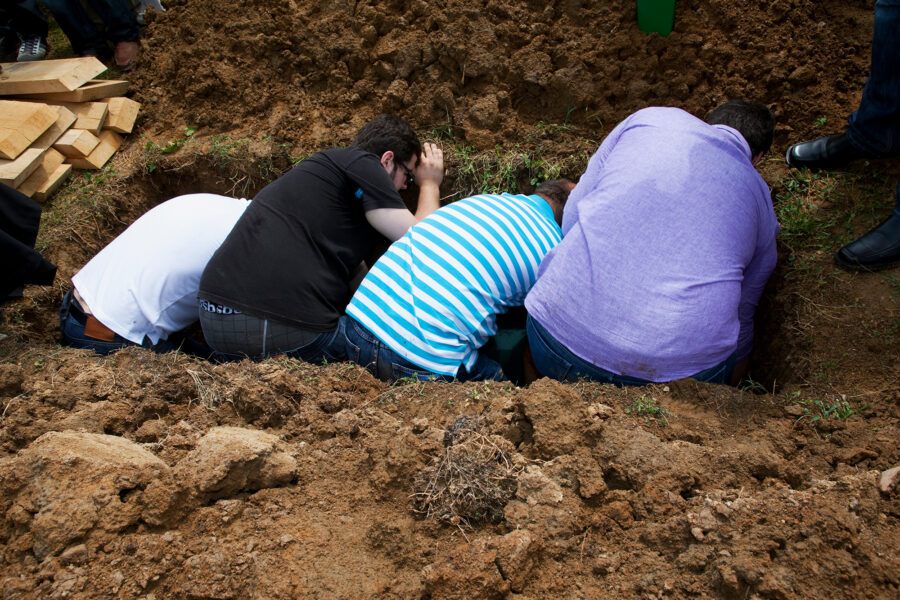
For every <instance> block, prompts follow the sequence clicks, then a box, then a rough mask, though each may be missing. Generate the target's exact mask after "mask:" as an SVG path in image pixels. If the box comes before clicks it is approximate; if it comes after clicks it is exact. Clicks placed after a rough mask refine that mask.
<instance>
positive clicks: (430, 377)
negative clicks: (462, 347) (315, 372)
mask: <svg viewBox="0 0 900 600" xmlns="http://www.w3.org/2000/svg"><path fill="white" fill-rule="evenodd" d="M341 321H342V322H343V323H344V336H345V338H344V339H345V342H346V348H347V358H348V359H349V360H352V361H353V362H355V363H357V364H359V365H362V366H364V367H365V368H366V369H368V370H369V372H370V373H372V375H374V376H375V377H377V378H378V379H381V380H383V381H394V380H397V379H402V378H412V379H416V380H418V381H453V380H454V379H455V380H457V381H482V380H485V379H489V380H494V381H506V377H505V376H504V375H503V369H502V368H501V367H500V363H498V362H497V361H495V360H492V359H490V358H488V357H486V356H485V355H484V354H481V353H479V355H478V360H477V361H476V362H475V365H474V366H473V367H472V371H471V372H470V371H467V370H466V368H465V367H460V368H459V372H458V373H457V374H456V377H453V376H451V375H442V374H440V373H435V372H433V371H429V370H428V369H424V368H422V367H420V366H418V365H416V364H415V363H412V362H410V361H408V360H406V359H405V358H403V357H402V356H400V355H399V354H397V353H396V352H394V351H393V350H391V349H390V348H389V347H388V346H387V345H385V343H384V342H382V341H381V340H379V339H378V338H377V337H375V335H374V334H373V333H372V332H371V331H369V330H368V329H367V328H366V327H365V326H364V325H362V324H361V323H360V322H359V321H357V320H356V319H354V318H352V317H346V316H345V317H342V318H341Z"/></svg>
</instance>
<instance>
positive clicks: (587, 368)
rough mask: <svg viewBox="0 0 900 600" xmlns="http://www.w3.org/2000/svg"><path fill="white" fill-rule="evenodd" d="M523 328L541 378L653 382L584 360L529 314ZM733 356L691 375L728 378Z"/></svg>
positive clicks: (713, 379) (714, 379)
mask: <svg viewBox="0 0 900 600" xmlns="http://www.w3.org/2000/svg"><path fill="white" fill-rule="evenodd" d="M526 329H527V330H528V344H529V347H530V349H531V356H532V358H533V359H534V365H535V366H536V367H537V370H538V372H540V374H541V375H544V376H545V377H550V378H551V379H557V380H559V381H568V382H572V381H575V380H577V379H579V378H582V377H584V378H587V379H590V380H591V381H599V382H602V383H613V384H615V385H618V386H623V385H646V384H648V383H653V382H652V381H649V380H647V379H641V378H640V377H630V376H628V375H617V374H616V373H612V372H610V371H607V370H606V369H602V368H600V367H598V366H596V365H593V364H591V363H589V362H587V361H586V360H584V359H583V358H581V357H579V356H577V355H575V354H573V353H572V352H571V351H570V350H569V349H568V348H566V347H565V346H564V345H563V344H562V343H560V342H559V341H558V340H557V339H556V338H554V337H553V336H552V335H550V332H548V331H547V330H546V329H544V327H543V326H542V325H541V324H540V323H538V322H537V321H535V320H534V319H533V318H532V317H531V316H530V315H529V317H528V323H527V325H526ZM735 358H736V357H735V354H732V355H731V356H729V357H728V358H726V359H725V360H724V361H722V362H721V363H719V364H717V365H716V366H714V367H710V368H709V369H706V370H704V371H700V372H699V373H697V374H696V375H692V376H691V377H693V378H694V379H697V380H699V381H707V382H709V383H725V382H727V381H729V380H730V379H731V374H732V371H734V364H735Z"/></svg>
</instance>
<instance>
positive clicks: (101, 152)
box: [66, 131, 122, 169]
mask: <svg viewBox="0 0 900 600" xmlns="http://www.w3.org/2000/svg"><path fill="white" fill-rule="evenodd" d="M121 145H122V136H120V135H119V134H118V133H116V132H114V131H101V132H100V143H99V144H97V147H96V148H94V151H93V152H91V153H90V155H89V156H86V157H85V158H68V159H66V161H67V162H68V163H69V164H71V165H72V166H74V167H76V168H78V169H102V168H103V165H105V164H106V162H107V161H108V160H109V159H110V158H111V157H112V155H113V154H115V152H116V150H118V149H119V146H121Z"/></svg>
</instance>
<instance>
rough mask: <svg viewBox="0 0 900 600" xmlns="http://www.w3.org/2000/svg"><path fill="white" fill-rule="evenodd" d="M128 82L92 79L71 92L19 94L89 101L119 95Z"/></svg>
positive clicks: (38, 97)
mask: <svg viewBox="0 0 900 600" xmlns="http://www.w3.org/2000/svg"><path fill="white" fill-rule="evenodd" d="M128 85H129V83H128V82H127V81H124V80H121V81H120V80H112V79H94V80H91V81H88V82H87V83H86V84H84V85H83V86H81V87H80V88H78V89H77V90H72V91H71V92H51V93H49V94H21V95H22V96H24V97H25V98H34V99H35V100H43V101H45V102H90V101H91V100H102V99H103V98H112V97H113V96H121V95H122V94H124V93H125V92H127V91H128Z"/></svg>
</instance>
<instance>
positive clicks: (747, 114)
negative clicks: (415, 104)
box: [706, 100, 775, 156]
mask: <svg viewBox="0 0 900 600" xmlns="http://www.w3.org/2000/svg"><path fill="white" fill-rule="evenodd" d="M706 122H707V123H709V124H710V125H728V126H729V127H734V128H735V129H737V130H738V131H740V132H741V135H742V136H744V139H745V140H747V143H748V144H749V145H750V153H751V154H752V155H753V156H756V155H757V154H761V153H763V152H765V151H767V150H768V149H769V148H770V147H771V146H772V138H773V137H775V116H774V115H773V114H772V111H771V110H769V107H768V106H766V105H765V104H760V103H759V102H750V101H749V100H729V101H728V102H726V103H725V104H722V105H721V106H718V107H716V108H715V109H713V111H712V112H711V113H709V116H708V117H707V118H706Z"/></svg>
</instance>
